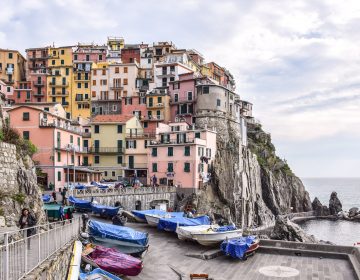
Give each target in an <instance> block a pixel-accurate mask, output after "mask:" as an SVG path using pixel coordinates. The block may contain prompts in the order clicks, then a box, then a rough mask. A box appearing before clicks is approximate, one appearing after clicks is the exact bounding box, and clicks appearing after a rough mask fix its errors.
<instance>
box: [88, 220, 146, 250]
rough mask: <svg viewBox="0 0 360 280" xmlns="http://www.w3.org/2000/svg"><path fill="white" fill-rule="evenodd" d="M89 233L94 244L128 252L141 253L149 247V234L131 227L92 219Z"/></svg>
mask: <svg viewBox="0 0 360 280" xmlns="http://www.w3.org/2000/svg"><path fill="white" fill-rule="evenodd" d="M89 234H90V240H91V241H92V242H93V243H94V244H98V245H102V246H105V247H109V248H117V249H118V250H119V251H120V252H122V253H126V254H132V255H141V254H142V253H143V252H144V251H146V250H147V248H148V242H149V237H148V234H147V233H145V232H141V231H136V230H134V229H131V228H129V227H123V226H116V225H111V224H106V223H101V222H97V221H93V220H90V222H89Z"/></svg>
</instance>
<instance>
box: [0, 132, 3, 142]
mask: <svg viewBox="0 0 360 280" xmlns="http://www.w3.org/2000/svg"><path fill="white" fill-rule="evenodd" d="M3 140H4V134H3V132H2V130H0V141H3Z"/></svg>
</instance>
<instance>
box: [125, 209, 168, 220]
mask: <svg viewBox="0 0 360 280" xmlns="http://www.w3.org/2000/svg"><path fill="white" fill-rule="evenodd" d="M131 213H133V214H134V216H135V218H136V221H137V222H140V223H146V218H145V215H146V214H150V215H159V216H163V215H165V214H166V211H163V210H158V209H149V210H132V211H131Z"/></svg>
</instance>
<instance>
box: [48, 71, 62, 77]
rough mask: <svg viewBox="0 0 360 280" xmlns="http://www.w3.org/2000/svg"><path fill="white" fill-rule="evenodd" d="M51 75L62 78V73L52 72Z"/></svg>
mask: <svg viewBox="0 0 360 280" xmlns="http://www.w3.org/2000/svg"><path fill="white" fill-rule="evenodd" d="M49 75H50V76H61V73H60V71H53V72H50V74H49Z"/></svg>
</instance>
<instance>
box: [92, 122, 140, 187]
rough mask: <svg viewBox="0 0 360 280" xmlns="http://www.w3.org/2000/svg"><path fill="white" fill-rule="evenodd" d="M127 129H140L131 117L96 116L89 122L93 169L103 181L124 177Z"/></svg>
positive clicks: (138, 123)
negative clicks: (99, 172)
mask: <svg viewBox="0 0 360 280" xmlns="http://www.w3.org/2000/svg"><path fill="white" fill-rule="evenodd" d="M127 127H129V128H134V127H135V128H138V129H140V128H141V125H140V122H139V120H138V119H137V117H135V116H133V115H97V116H95V117H94V118H93V119H92V120H91V141H92V146H91V149H90V152H91V153H92V155H93V167H94V168H95V169H96V170H98V171H101V172H102V177H103V178H104V179H112V180H117V179H119V178H122V177H124V175H125V174H124V168H125V166H126V159H125V147H126V142H125V136H126V131H127V129H126V128H127ZM130 160H132V159H131V158H130ZM128 164H129V165H128V166H132V165H131V164H134V162H130V163H128Z"/></svg>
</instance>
